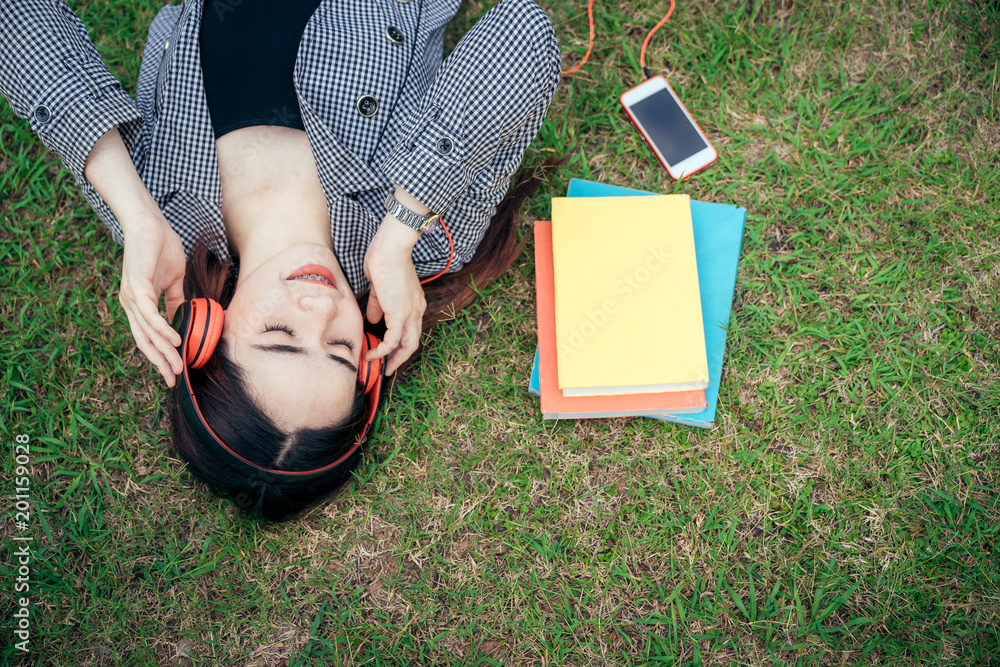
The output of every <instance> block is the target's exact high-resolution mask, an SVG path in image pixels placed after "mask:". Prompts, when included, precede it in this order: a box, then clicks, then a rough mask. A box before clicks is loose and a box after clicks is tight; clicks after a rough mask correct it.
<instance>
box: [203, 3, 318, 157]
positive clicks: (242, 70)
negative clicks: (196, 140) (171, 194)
mask: <svg viewBox="0 0 1000 667" xmlns="http://www.w3.org/2000/svg"><path fill="white" fill-rule="evenodd" d="M320 2H321V0H283V1H282V2H274V1H273V0H240V1H239V2H234V1H233V0H206V2H205V8H204V11H203V12H202V19H201V70H202V75H203V79H204V81H205V97H206V98H207V100H208V112H209V115H211V117H212V127H213V129H214V130H215V138H216V139H218V138H219V137H221V136H222V135H224V134H226V133H227V132H232V131H233V130H238V129H240V128H241V127H250V126H251V125H281V126H283V127H292V128H295V129H299V130H305V126H303V124H302V116H301V115H300V114H299V102H298V98H297V97H296V96H295V86H294V84H293V82H292V75H293V72H294V70H295V56H296V55H297V54H298V50H299V41H300V40H301V39H302V32H303V31H304V30H305V27H306V23H308V22H309V17H311V16H312V15H313V12H315V11H316V8H317V7H319V4H320Z"/></svg>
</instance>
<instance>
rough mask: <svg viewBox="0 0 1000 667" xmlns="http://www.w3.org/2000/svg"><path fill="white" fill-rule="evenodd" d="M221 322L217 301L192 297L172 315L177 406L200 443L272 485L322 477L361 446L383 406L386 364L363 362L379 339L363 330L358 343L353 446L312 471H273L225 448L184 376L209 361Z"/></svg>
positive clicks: (225, 459)
mask: <svg viewBox="0 0 1000 667" xmlns="http://www.w3.org/2000/svg"><path fill="white" fill-rule="evenodd" d="M224 321H225V312H224V311H223V310H222V306H221V305H219V303H218V302H217V301H214V300H212V299H191V300H190V301H185V302H184V303H182V304H181V305H180V306H179V307H178V309H177V313H176V314H175V315H174V329H176V330H177V332H178V333H180V335H181V344H180V345H179V346H178V347H177V351H178V352H180V355H181V361H182V362H183V364H184V370H182V371H181V374H180V377H179V381H178V382H177V388H176V391H178V392H180V398H181V407H182V409H183V412H184V416H185V418H186V419H187V422H188V424H189V425H190V426H191V429H192V430H193V431H194V433H195V436H196V437H197V438H198V441H199V442H201V444H203V445H205V447H207V448H208V449H209V450H211V451H212V453H213V454H215V455H216V456H217V457H218V458H219V459H221V460H222V461H224V462H226V463H227V464H228V465H230V466H231V467H234V468H237V469H238V470H240V471H241V472H244V473H246V474H248V475H250V476H251V477H259V478H263V479H266V480H269V481H272V482H281V483H288V482H295V481H311V480H313V479H315V478H317V477H320V476H322V475H323V474H324V473H326V472H327V471H329V470H330V469H331V468H336V467H337V466H338V465H340V464H341V463H343V462H344V461H346V460H347V459H348V458H350V456H351V455H352V454H354V453H355V452H356V451H357V450H358V448H359V447H361V443H362V442H364V441H365V440H366V439H367V438H368V435H369V434H370V433H371V430H372V426H373V425H374V424H375V416H376V415H377V414H378V409H379V406H380V404H381V402H382V400H381V399H382V381H383V379H384V378H385V366H384V364H383V363H382V359H374V360H372V361H365V355H366V354H367V353H368V351H369V350H371V349H374V348H376V347H378V344H379V343H380V342H381V341H379V339H378V338H377V337H376V336H374V335H372V334H370V333H367V332H365V334H364V339H363V340H362V342H361V362H360V363H359V364H358V381H359V382H361V384H362V385H364V393H365V416H366V419H365V427H364V431H362V433H361V436H360V437H359V438H358V440H357V442H355V443H354V445H352V446H351V447H350V448H349V449H348V450H347V451H346V452H344V453H343V454H341V455H340V456H339V457H337V459H336V460H335V461H332V462H330V463H327V464H326V465H324V466H321V467H319V468H314V469H313V470H294V471H293V470H277V469H274V468H267V467H265V466H261V465H257V464H256V463H254V462H253V461H251V460H249V459H247V458H245V457H243V456H241V455H239V454H237V453H236V452H235V451H233V450H232V449H230V448H229V446H228V445H226V443H224V442H222V439H221V438H219V436H217V435H216V434H215V431H213V430H212V427H211V426H209V425H208V422H207V421H205V417H204V415H202V413H201V409H200V408H199V407H198V401H197V400H196V399H195V397H194V391H192V389H191V379H190V377H188V369H189V368H201V367H202V366H204V365H205V364H206V363H208V360H209V359H210V358H211V357H212V353H213V352H215V347H216V345H218V343H219V339H220V338H222V324H223V322H224Z"/></svg>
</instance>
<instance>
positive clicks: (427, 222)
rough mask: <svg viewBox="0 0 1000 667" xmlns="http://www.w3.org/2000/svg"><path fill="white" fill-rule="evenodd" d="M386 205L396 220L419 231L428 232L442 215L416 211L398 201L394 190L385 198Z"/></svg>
mask: <svg viewBox="0 0 1000 667" xmlns="http://www.w3.org/2000/svg"><path fill="white" fill-rule="evenodd" d="M385 207H386V209H387V210H388V212H389V215H391V216H392V217H394V218H396V220H399V221H400V222H401V223H403V224H404V225H406V226H407V227H411V228H412V229H415V230H417V231H418V232H426V231H427V230H428V229H430V227H431V225H433V224H434V223H435V222H437V221H438V220H439V219H440V218H441V216H440V215H438V214H437V213H431V214H429V215H426V216H424V215H418V214H416V213H414V212H413V211H411V210H410V209H408V208H406V207H405V206H403V205H402V204H400V203H399V202H398V201H396V197H395V196H394V194H393V193H392V192H390V193H389V196H388V197H386V198H385Z"/></svg>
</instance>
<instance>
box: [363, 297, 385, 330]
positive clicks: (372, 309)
mask: <svg viewBox="0 0 1000 667" xmlns="http://www.w3.org/2000/svg"><path fill="white" fill-rule="evenodd" d="M384 315H385V313H383V312H382V304H380V303H379V302H378V296H377V295H376V294H375V290H372V291H370V292H369V293H368V308H367V317H368V321H369V322H371V323H372V324H375V323H376V322H378V321H379V320H381V319H382V317H383V316H384Z"/></svg>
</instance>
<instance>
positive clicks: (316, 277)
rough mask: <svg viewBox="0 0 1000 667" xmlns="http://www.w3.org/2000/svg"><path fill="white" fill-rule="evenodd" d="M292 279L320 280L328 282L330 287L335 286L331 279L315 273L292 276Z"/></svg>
mask: <svg viewBox="0 0 1000 667" xmlns="http://www.w3.org/2000/svg"><path fill="white" fill-rule="evenodd" d="M292 280H319V281H321V282H324V283H326V284H327V285H329V286H330V287H333V283H331V282H330V281H329V280H327V279H326V278H324V277H323V276H319V275H316V274H315V273H307V274H305V275H303V276H295V277H294V278H292Z"/></svg>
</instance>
